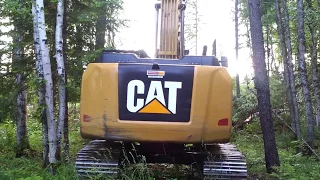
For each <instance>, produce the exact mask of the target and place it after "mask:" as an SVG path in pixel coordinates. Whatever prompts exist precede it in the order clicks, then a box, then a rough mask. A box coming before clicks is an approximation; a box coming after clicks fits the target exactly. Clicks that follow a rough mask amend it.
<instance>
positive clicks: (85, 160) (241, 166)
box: [76, 140, 247, 179]
mask: <svg viewBox="0 0 320 180" xmlns="http://www.w3.org/2000/svg"><path fill="white" fill-rule="evenodd" d="M201 149H202V150H201V152H196V151H193V152H185V153H187V154H189V153H192V154H194V155H196V154H198V155H201V156H203V158H200V159H203V161H202V160H201V161H202V162H198V163H202V164H203V168H202V177H203V178H202V179H247V166H246V158H245V156H244V155H243V154H242V153H241V152H239V151H238V149H237V148H236V147H235V146H234V145H232V144H230V143H226V144H206V145H204V146H202V148H201ZM121 152H122V145H121V144H120V143H118V145H117V144H116V143H112V144H111V143H107V142H106V141H105V140H93V141H90V142H89V143H88V144H87V145H86V146H85V147H84V148H82V149H81V150H80V151H79V152H78V154H77V159H76V171H77V175H78V176H79V177H80V178H81V179H83V178H85V179H86V178H88V177H97V176H98V177H99V175H100V176H102V177H104V178H108V177H110V178H112V179H118V178H119V176H118V175H119V172H120V166H119V164H120V163H119V162H120V156H121ZM181 153H183V152H181Z"/></svg>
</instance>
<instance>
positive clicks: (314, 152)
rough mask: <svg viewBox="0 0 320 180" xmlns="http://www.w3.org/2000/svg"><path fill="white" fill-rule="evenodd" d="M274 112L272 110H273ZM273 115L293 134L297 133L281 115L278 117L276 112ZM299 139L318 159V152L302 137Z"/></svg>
mask: <svg viewBox="0 0 320 180" xmlns="http://www.w3.org/2000/svg"><path fill="white" fill-rule="evenodd" d="M273 113H274V112H273ZM274 115H275V116H276V117H277V118H279V119H280V120H281V121H282V122H283V123H284V124H285V125H286V126H287V127H288V128H289V129H290V130H291V131H292V132H293V133H294V134H295V135H297V133H296V131H295V130H294V129H293V128H292V127H291V126H290V125H289V124H288V123H286V122H285V121H284V120H283V119H282V117H280V116H279V115H278V114H276V113H274ZM301 141H302V142H303V143H304V144H305V145H306V146H307V147H308V149H309V150H310V151H311V152H312V153H313V154H314V155H315V156H316V158H317V159H318V160H319V161H320V157H319V156H318V154H317V153H316V151H315V150H314V149H312V148H311V147H310V146H309V144H308V143H307V142H306V141H305V140H304V139H303V138H301Z"/></svg>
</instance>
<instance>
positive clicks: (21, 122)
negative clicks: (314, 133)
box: [12, 1, 30, 157]
mask: <svg viewBox="0 0 320 180" xmlns="http://www.w3.org/2000/svg"><path fill="white" fill-rule="evenodd" d="M18 4H19V5H18V14H17V15H13V20H14V29H15V30H14V32H15V33H14V34H15V35H14V37H13V38H14V44H13V56H12V62H13V68H14V71H15V72H16V73H17V75H16V84H17V86H18V92H17V111H16V112H17V114H16V126H17V148H16V156H17V157H20V156H22V155H24V150H26V149H29V148H30V146H29V141H28V131H27V87H26V74H25V73H24V70H22V69H23V67H24V65H25V64H26V63H25V61H26V59H25V57H24V46H23V38H24V29H23V28H24V26H23V25H22V23H23V21H24V20H23V16H22V13H21V11H22V8H23V7H22V5H23V4H24V3H22V2H21V1H18Z"/></svg>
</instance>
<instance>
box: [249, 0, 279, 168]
mask: <svg viewBox="0 0 320 180" xmlns="http://www.w3.org/2000/svg"><path fill="white" fill-rule="evenodd" d="M248 9H249V19H250V29H251V31H250V32H251V40H252V51H253V65H254V74H255V77H254V85H255V88H256V90H257V96H258V109H259V117H260V124H261V129H262V133H263V142H264V152H265V161H266V169H267V172H269V173H270V172H272V171H273V169H272V167H273V166H279V165H280V161H279V155H278V150H277V145H276V141H275V132H274V128H273V121H272V110H271V103H270V89H269V79H268V75H267V69H266V62H265V53H264V40H263V32H262V22H261V7H260V0H248Z"/></svg>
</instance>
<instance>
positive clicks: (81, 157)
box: [76, 0, 247, 179]
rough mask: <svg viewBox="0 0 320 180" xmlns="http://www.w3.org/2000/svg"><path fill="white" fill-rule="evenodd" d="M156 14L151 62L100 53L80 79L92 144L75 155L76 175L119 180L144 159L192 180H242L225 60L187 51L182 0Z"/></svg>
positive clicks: (162, 5)
mask: <svg viewBox="0 0 320 180" xmlns="http://www.w3.org/2000/svg"><path fill="white" fill-rule="evenodd" d="M155 8H156V27H157V28H156V41H155V42H156V47H157V48H156V53H155V58H150V57H149V56H148V55H147V54H146V53H145V52H144V51H141V50H140V51H133V50H132V51H129V50H104V51H103V52H102V53H101V55H100V56H99V58H97V59H96V61H95V62H93V63H90V64H88V67H87V68H86V70H85V71H84V73H83V76H82V85H81V100H80V128H81V135H82V137H83V138H85V139H90V140H91V141H90V142H89V143H88V144H87V145H86V146H85V147H83V148H82V149H81V150H80V151H79V153H78V155H77V159H76V170H77V174H78V175H79V177H82V178H85V177H88V178H89V177H91V176H97V175H98V174H99V175H102V176H104V177H114V178H116V179H121V174H122V170H123V169H124V167H127V166H129V165H131V164H134V163H137V162H139V160H138V159H139V158H140V159H141V157H144V159H145V163H152V164H154V163H155V164H157V163H167V164H180V165H188V166H190V167H191V169H192V171H191V174H192V175H193V177H194V179H196V178H200V179H246V176H247V168H246V158H245V156H244V155H243V154H242V153H241V152H240V151H238V150H237V148H236V147H235V146H234V145H232V144H230V143H229V141H230V137H231V126H232V120H231V118H232V117H231V114H232V80H231V77H230V75H229V73H228V71H227V66H228V60H227V58H226V57H221V60H219V59H218V58H217V57H215V47H214V48H213V51H214V55H212V56H207V55H206V54H207V47H206V46H205V48H204V51H203V54H202V56H196V55H189V54H188V51H187V50H185V48H184V11H185V9H186V4H185V1H184V0H161V1H159V3H157V4H156V5H155ZM159 17H160V18H159ZM159 19H160V20H159ZM159 22H160V23H159ZM158 24H160V33H159V32H158ZM158 35H159V38H158ZM158 39H159V40H160V41H159V44H158ZM158 47H159V48H158Z"/></svg>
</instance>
